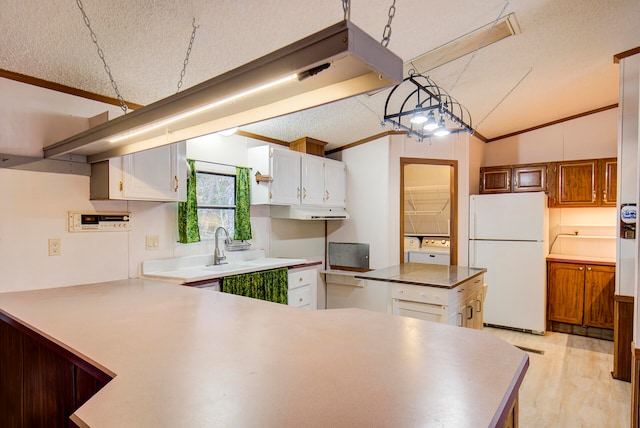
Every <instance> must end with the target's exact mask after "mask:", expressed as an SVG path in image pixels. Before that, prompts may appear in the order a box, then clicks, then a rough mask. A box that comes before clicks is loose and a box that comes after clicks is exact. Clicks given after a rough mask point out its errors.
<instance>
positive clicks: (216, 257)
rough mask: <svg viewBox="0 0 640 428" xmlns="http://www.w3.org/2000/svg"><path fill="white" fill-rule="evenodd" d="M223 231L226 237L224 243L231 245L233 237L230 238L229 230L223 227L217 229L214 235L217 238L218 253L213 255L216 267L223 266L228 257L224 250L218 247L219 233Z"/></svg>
mask: <svg viewBox="0 0 640 428" xmlns="http://www.w3.org/2000/svg"><path fill="white" fill-rule="evenodd" d="M221 229H222V231H223V232H224V234H225V235H226V238H225V240H224V242H226V243H227V244H231V242H232V241H231V237H230V236H229V232H227V229H225V228H224V227H222V226H219V227H218V228H216V231H215V233H214V235H215V238H216V251H215V253H214V254H213V264H214V265H221V264H224V263H226V262H224V263H222V260H225V259H226V258H227V257H226V256H225V255H224V250H220V247H219V246H218V232H220V230H221Z"/></svg>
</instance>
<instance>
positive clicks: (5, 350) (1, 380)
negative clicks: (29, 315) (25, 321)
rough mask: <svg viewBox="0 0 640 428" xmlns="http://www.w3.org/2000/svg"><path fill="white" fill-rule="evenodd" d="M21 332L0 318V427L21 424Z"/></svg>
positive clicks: (18, 425)
mask: <svg viewBox="0 0 640 428" xmlns="http://www.w3.org/2000/svg"><path fill="white" fill-rule="evenodd" d="M22 373H23V369H22V333H20V332H19V331H17V330H16V329H14V328H12V327H11V326H9V324H7V323H5V322H2V321H1V320H0V427H21V426H23V424H22Z"/></svg>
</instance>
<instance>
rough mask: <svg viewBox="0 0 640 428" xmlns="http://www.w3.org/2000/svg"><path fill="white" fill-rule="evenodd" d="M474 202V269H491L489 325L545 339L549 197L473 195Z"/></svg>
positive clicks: (487, 307) (471, 219) (487, 277)
mask: <svg viewBox="0 0 640 428" xmlns="http://www.w3.org/2000/svg"><path fill="white" fill-rule="evenodd" d="M469 202H470V204H469V209H470V213H469V266H471V267H483V268H486V269H487V273H486V274H485V283H486V284H487V286H488V292H487V296H486V300H485V308H484V323H485V324H488V325H495V326H501V327H509V328H514V329H518V330H523V331H527V332H531V333H536V334H544V331H545V328H546V306H547V299H546V297H547V270H546V257H547V255H548V253H549V242H548V240H549V209H548V208H547V196H546V195H545V194H544V192H531V193H505V194H492V195H471V197H470V201H469Z"/></svg>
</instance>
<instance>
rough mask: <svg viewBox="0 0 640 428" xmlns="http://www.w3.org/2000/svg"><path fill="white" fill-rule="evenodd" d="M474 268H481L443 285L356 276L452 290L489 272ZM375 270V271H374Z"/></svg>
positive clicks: (364, 277)
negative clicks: (463, 277)
mask: <svg viewBox="0 0 640 428" xmlns="http://www.w3.org/2000/svg"><path fill="white" fill-rule="evenodd" d="M474 269H479V271H478V272H476V273H474V274H473V275H469V276H468V277H466V278H465V279H462V280H460V281H458V282H456V283H454V284H451V285H442V284H433V283H427V282H417V281H409V280H404V279H398V278H374V277H371V276H359V275H355V276H354V278H356V279H368V280H371V281H381V282H393V283H396V284H409V285H420V286H423V287H434V288H444V289H446V290H452V289H454V288H456V287H457V286H459V285H460V284H462V283H463V282H467V281H469V280H470V279H473V278H475V277H477V276H480V275H483V274H485V273H486V272H487V270H486V269H481V268H474ZM373 272H375V271H373Z"/></svg>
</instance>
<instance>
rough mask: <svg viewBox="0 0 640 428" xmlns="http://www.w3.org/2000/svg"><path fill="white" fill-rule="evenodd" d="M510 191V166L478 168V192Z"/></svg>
mask: <svg viewBox="0 0 640 428" xmlns="http://www.w3.org/2000/svg"><path fill="white" fill-rule="evenodd" d="M509 192H511V167H486V168H480V193H509Z"/></svg>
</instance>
